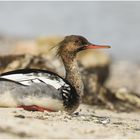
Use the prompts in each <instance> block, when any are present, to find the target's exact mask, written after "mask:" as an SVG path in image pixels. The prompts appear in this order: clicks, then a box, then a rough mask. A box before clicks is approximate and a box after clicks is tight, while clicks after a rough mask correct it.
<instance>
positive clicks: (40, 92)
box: [0, 69, 79, 112]
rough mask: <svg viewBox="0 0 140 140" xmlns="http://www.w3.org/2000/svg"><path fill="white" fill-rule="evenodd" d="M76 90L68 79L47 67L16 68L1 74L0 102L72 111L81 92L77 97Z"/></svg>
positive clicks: (7, 105) (24, 106) (2, 104)
mask: <svg viewBox="0 0 140 140" xmlns="http://www.w3.org/2000/svg"><path fill="white" fill-rule="evenodd" d="M75 92H76V91H75V88H73V87H72V86H71V85H70V83H69V82H68V81H66V80H65V79H63V78H62V77H60V76H58V75H57V74H55V73H52V72H49V71H45V70H37V69H21V70H15V71H11V72H7V73H4V74H2V75H1V78H0V106H3V107H23V108H25V109H26V110H38V109H39V108H40V109H41V108H42V111H43V109H44V110H50V111H58V110H68V111H70V112H71V111H72V108H73V107H72V106H73V105H75V104H77V102H78V101H77V100H78V98H79V96H78V95H77V96H76V97H75V94H74V93H75ZM74 102H75V103H74ZM71 105H72V106H71ZM27 106H28V107H29V109H28V107H27ZM31 106H33V107H32V108H31ZM35 106H36V109H35ZM37 107H38V108H37ZM39 111H41V110H39Z"/></svg>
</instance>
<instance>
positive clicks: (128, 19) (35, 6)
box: [0, 1, 140, 62]
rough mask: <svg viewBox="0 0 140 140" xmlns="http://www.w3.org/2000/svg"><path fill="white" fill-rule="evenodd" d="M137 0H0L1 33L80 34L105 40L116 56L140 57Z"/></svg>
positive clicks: (37, 34)
mask: <svg viewBox="0 0 140 140" xmlns="http://www.w3.org/2000/svg"><path fill="white" fill-rule="evenodd" d="M139 13H140V2H138V1H137V2H111V1H110V2H97V1H91V2H74V1H71V2H64V1H63V2H47V1H46V2H45V1H44V2H18V1H16V2H0V35H5V36H6V35H8V36H17V37H19V36H21V37H30V38H34V37H38V36H48V35H70V34H80V35H83V36H85V37H87V38H88V39H89V40H90V41H91V42H93V43H95V44H108V45H111V46H112V49H110V50H107V52H109V53H110V54H111V55H112V57H113V58H115V59H118V60H125V59H128V60H129V61H135V62H139V61H140V57H139V54H140V27H139V26H140V14H139Z"/></svg>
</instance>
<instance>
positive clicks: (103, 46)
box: [84, 44, 111, 49]
mask: <svg viewBox="0 0 140 140" xmlns="http://www.w3.org/2000/svg"><path fill="white" fill-rule="evenodd" d="M84 48H85V49H108V48H111V46H108V45H95V44H90V45H87V46H84Z"/></svg>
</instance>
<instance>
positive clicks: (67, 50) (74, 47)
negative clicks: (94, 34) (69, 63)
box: [58, 35, 110, 59]
mask: <svg viewBox="0 0 140 140" xmlns="http://www.w3.org/2000/svg"><path fill="white" fill-rule="evenodd" d="M100 48H110V46H106V45H95V44H92V43H90V42H89V41H88V40H87V39H86V38H84V37H82V36H79V35H70V36H66V37H65V38H64V40H63V41H61V42H60V44H59V48H58V55H59V56H61V57H62V58H67V59H74V58H75V57H76V54H77V53H78V52H80V51H83V50H86V49H100Z"/></svg>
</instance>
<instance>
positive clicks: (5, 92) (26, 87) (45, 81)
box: [0, 35, 110, 114]
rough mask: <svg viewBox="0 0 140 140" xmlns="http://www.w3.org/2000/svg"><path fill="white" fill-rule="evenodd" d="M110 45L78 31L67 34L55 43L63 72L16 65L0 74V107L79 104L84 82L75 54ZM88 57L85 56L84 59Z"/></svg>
mask: <svg viewBox="0 0 140 140" xmlns="http://www.w3.org/2000/svg"><path fill="white" fill-rule="evenodd" d="M100 48H102V49H103V48H110V46H109V45H95V44H93V43H90V42H89V41H88V40H87V39H86V38H85V37H83V36H80V35H69V36H66V37H65V38H64V39H63V40H62V41H61V42H60V43H59V44H58V47H57V56H59V57H60V58H61V60H62V62H63V64H64V67H65V71H66V75H65V77H64V78H63V77H61V76H60V75H58V74H56V73H54V72H51V71H48V70H41V69H18V70H13V71H9V72H5V73H2V74H1V75H0V107H18V108H23V109H25V110H28V111H41V112H44V111H49V112H50V111H51V112H56V111H66V112H68V113H70V114H71V113H73V112H74V111H75V110H76V109H77V108H78V107H79V105H80V103H81V98H82V96H83V94H84V93H83V92H84V85H83V81H82V78H81V74H80V71H79V67H78V64H77V59H76V56H77V54H78V53H79V52H81V51H84V50H87V49H100ZM87 61H88V60H87Z"/></svg>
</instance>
